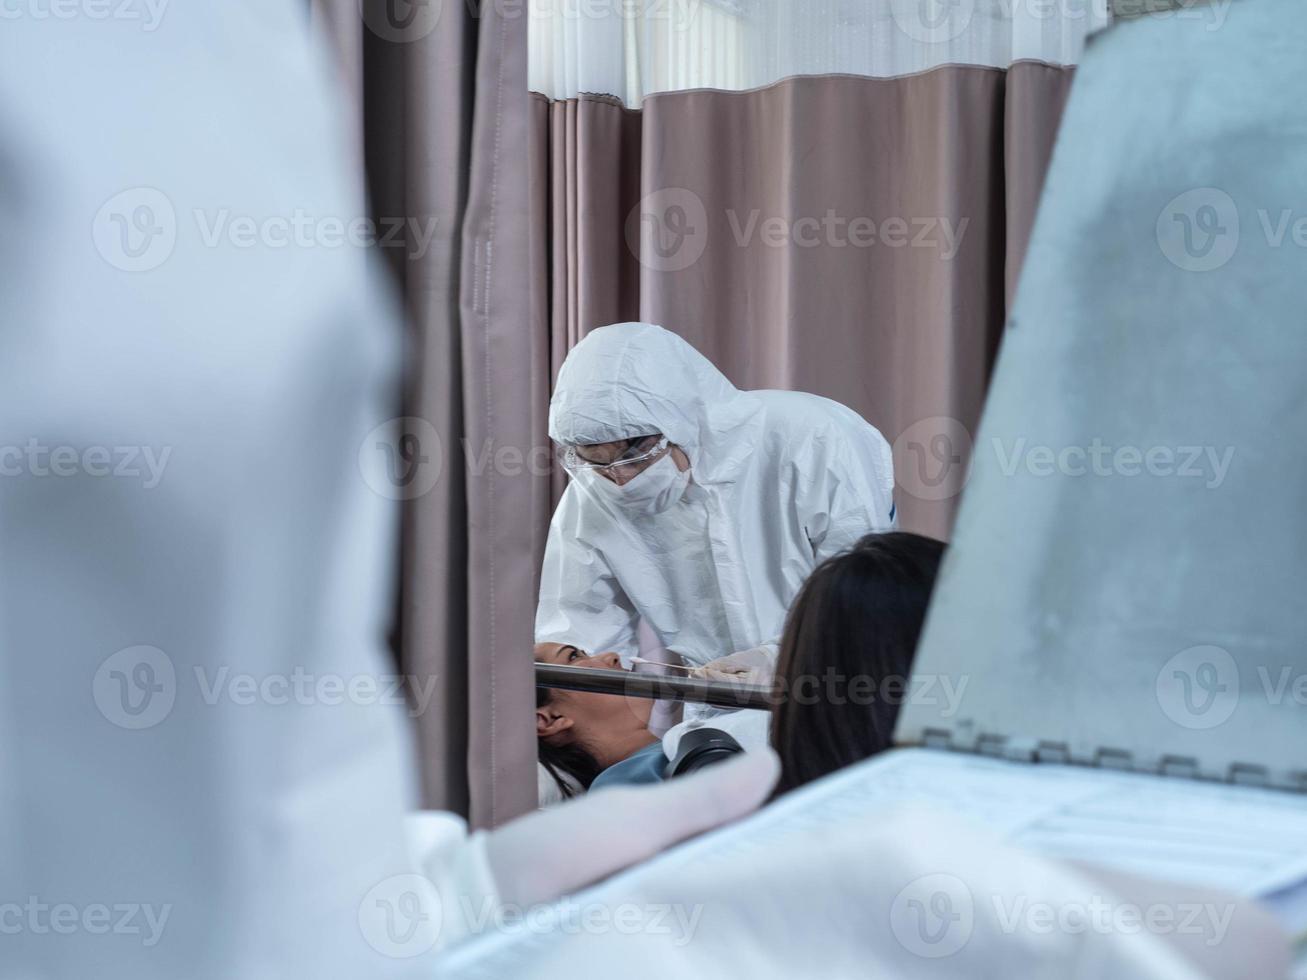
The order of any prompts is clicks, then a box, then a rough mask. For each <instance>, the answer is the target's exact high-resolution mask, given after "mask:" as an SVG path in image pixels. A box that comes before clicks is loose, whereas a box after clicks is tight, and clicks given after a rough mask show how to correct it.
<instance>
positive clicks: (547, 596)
mask: <svg viewBox="0 0 1307 980" xmlns="http://www.w3.org/2000/svg"><path fill="white" fill-rule="evenodd" d="M549 435H550V437H551V438H552V439H553V440H554V441H555V442H556V443H558V444H559V445H560V446H561V447H562V451H563V461H564V466H565V467H566V469H567V470H568V472H569V473H570V475H571V481H570V485H569V486H568V488H567V491H566V492H565V493H564V494H563V499H562V500H561V501H560V503H559V505H558V510H557V511H556V512H555V514H554V518H553V523H552V525H551V527H550V530H549V541H548V546H547V550H546V552H545V563H544V570H543V575H542V576H541V586H540V606H539V609H538V610H537V614H536V640H537V642H559V643H570V644H574V645H576V646H580V647H583V648H585V649H588V650H592V651H609V650H615V651H617V652H618V653H620V654H622V655H623V657H624V658H627V657H629V655H631V654H633V653H635V652H636V648H637V640H636V629H637V626H638V623H639V621H640V620H641V619H643V620H644V621H645V622H646V623H647V624H648V625H649V626H650V627H651V628H652V629H653V632H654V633H655V634H656V635H657V638H658V640H659V642H660V643H661V644H662V645H663V646H664V647H665V648H667V649H668V650H670V651H672V652H674V653H677V654H679V655H680V656H681V658H682V659H683V660H684V661H685V662H686V663H687V664H690V665H693V666H697V667H703V668H705V670H704V671H703V672H704V674H705V675H706V676H709V677H716V678H718V679H721V678H724V677H739V676H741V675H743V676H745V677H747V678H748V679H750V680H754V681H762V680H765V679H766V678H768V677H770V675H771V672H772V668H773V665H774V663H775V658H776V643H777V640H778V639H779V637H780V634H781V628H782V626H783V624H784V620H785V613H786V610H787V609H788V607H789V604H790V602H791V601H792V600H793V598H794V596H795V595H796V593H797V592H798V590H799V587H800V586H801V585H802V584H803V582H804V580H805V579H806V578H807V577H808V575H809V573H811V572H812V570H813V569H814V568H815V567H816V566H817V565H818V564H819V563H820V562H821V561H822V560H824V559H826V558H828V557H830V556H831V555H834V554H837V553H839V552H840V551H843V550H844V549H846V548H848V547H850V546H851V545H853V544H854V543H855V542H856V541H857V540H858V539H859V538H861V537H862V536H863V535H865V534H867V533H868V532H871V531H887V530H890V529H891V528H893V527H894V526H895V513H894V499H893V491H894V468H893V461H892V458H891V454H890V447H889V445H888V443H887V442H886V441H885V438H884V437H883V436H882V435H881V434H880V433H879V432H878V431H876V429H874V428H873V427H872V426H871V425H869V424H868V423H867V422H866V421H864V420H863V419H862V418H861V417H860V416H859V415H858V414H857V413H855V412H854V411H852V410H851V409H849V408H846V407H845V406H843V405H840V404H838V403H837V402H833V401H831V400H829V399H826V398H821V397H819V396H817V395H810V394H804V393H801V392H790V391H741V390H739V389H737V388H736V387H734V386H733V385H732V384H731V383H730V382H729V381H728V380H727V379H726V377H725V376H724V375H723V374H722V373H721V371H719V370H717V368H716V367H714V366H713V365H712V363H711V362H709V361H708V359H707V358H706V357H704V356H703V355H702V354H700V353H699V352H698V351H696V350H695V349H694V348H693V347H691V346H690V345H689V344H688V343H686V342H685V341H684V340H682V339H681V338H680V337H678V336H676V335H675V334H673V333H671V332H669V331H667V330H664V329H663V328H662V327H658V326H654V325H653V324H648V323H619V324H615V325H613V326H608V327H602V328H600V329H598V330H595V331H594V332H592V333H590V334H589V335H588V336H586V337H585V339H584V340H582V341H581V342H580V343H579V344H577V346H576V347H575V348H574V349H573V350H572V352H571V353H570V354H569V355H568V357H567V360H566V361H565V362H564V363H563V367H562V370H561V371H560V372H559V375H558V383H557V386H556V387H555V390H554V396H553V401H552V403H551V405H550V411H549Z"/></svg>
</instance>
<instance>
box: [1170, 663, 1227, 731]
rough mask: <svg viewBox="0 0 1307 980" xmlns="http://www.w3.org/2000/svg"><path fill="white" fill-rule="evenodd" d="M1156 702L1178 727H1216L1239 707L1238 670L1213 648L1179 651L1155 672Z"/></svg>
mask: <svg viewBox="0 0 1307 980" xmlns="http://www.w3.org/2000/svg"><path fill="white" fill-rule="evenodd" d="M1157 703H1158V705H1160V706H1161V709H1162V713H1163V714H1165V715H1166V717H1168V718H1170V719H1171V720H1172V721H1173V722H1175V723H1176V724H1177V725H1180V726H1182V727H1184V728H1191V729H1207V728H1216V727H1217V726H1218V725H1222V724H1224V723H1225V722H1227V721H1228V720H1229V719H1230V716H1231V715H1232V714H1234V709H1235V708H1236V707H1237V706H1238V704H1239V667H1238V665H1237V664H1236V663H1235V661H1234V657H1232V656H1230V654H1229V652H1228V651H1226V650H1223V649H1221V648H1220V647H1216V646H1195V647H1190V648H1189V649H1187V650H1182V651H1180V652H1179V653H1177V654H1176V655H1175V656H1174V657H1172V658H1171V659H1170V660H1168V661H1167V662H1166V663H1165V664H1163V665H1162V669H1161V670H1160V671H1158V673H1157Z"/></svg>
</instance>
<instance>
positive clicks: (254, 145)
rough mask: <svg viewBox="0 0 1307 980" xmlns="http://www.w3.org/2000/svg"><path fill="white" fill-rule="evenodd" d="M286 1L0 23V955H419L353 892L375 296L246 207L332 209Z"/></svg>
mask: <svg viewBox="0 0 1307 980" xmlns="http://www.w3.org/2000/svg"><path fill="white" fill-rule="evenodd" d="M14 9H15V11H17V8H14ZM305 18H306V13H305V9H304V7H303V6H302V5H301V4H298V3H291V2H286V0H275V2H273V0H229V2H225V3H221V4H181V5H176V6H175V7H173V8H170V9H169V10H167V12H166V15H165V16H164V17H163V19H162V21H161V22H160V23H159V24H158V25H157V30H146V29H144V26H143V25H142V24H140V23H135V22H131V21H127V20H116V19H101V18H95V17H89V16H80V17H71V18H60V19H49V18H35V17H25V16H21V12H20V16H17V17H15V18H12V19H7V20H4V21H3V27H0V229H2V231H0V467H2V468H3V476H0V555H3V560H2V561H0V893H2V894H0V906H3V918H4V923H3V934H0V977H4V978H9V977H14V978H20V977H31V978H36V977H91V976H94V977H98V978H102V980H119V978H124V980H125V978H131V980H153V978H163V977H168V978H174V977H187V978H190V980H209V978H230V977H241V978H245V980H265V978H273V977H276V978H286V977H320V978H333V977H341V978H358V977H368V978H378V980H379V978H383V977H394V976H413V975H419V976H421V975H424V974H422V973H421V972H420V971H418V970H417V969H416V968H415V966H414V964H413V962H412V961H411V960H406V959H402V958H397V957H396V956H393V955H389V950H388V949H387V947H386V945H385V938H386V936H385V931H384V922H381V923H379V924H380V926H381V927H382V928H381V930H380V931H379V932H378V931H377V930H376V929H374V928H373V924H374V923H375V919H374V918H370V917H372V916H374V915H375V913H376V912H377V911H378V910H379V906H378V902H382V903H384V902H385V901H387V900H391V899H394V900H395V901H399V900H402V899H403V898H404V892H405V890H404V889H402V888H397V887H396V886H397V885H401V884H402V883H403V879H396V878H395V877H394V876H395V875H397V874H401V873H404V872H406V871H408V870H409V860H408V855H407V853H406V851H405V848H404V836H403V832H402V828H403V823H402V820H403V814H404V812H405V811H406V809H407V808H408V807H409V806H410V805H411V801H412V800H413V798H414V794H413V792H412V789H413V778H412V772H413V766H412V760H411V758H410V752H409V737H408V732H407V731H406V729H405V727H404V726H405V719H404V710H403V705H402V703H400V702H398V701H395V700H394V699H393V698H388V697H386V696H385V692H386V690H387V687H388V686H389V685H390V683H392V682H391V681H389V680H388V678H393V675H394V673H395V670H396V668H395V667H394V666H393V665H392V664H391V663H390V662H389V654H388V653H387V652H386V650H385V648H384V639H385V635H386V630H387V628H388V625H389V621H390V605H391V596H392V591H391V589H390V582H391V575H390V570H391V568H392V567H393V565H394V561H393V558H392V555H393V549H392V546H391V545H392V542H393V540H394V534H393V531H394V520H393V518H394V514H393V510H394V505H393V504H392V503H391V501H389V500H387V499H386V498H385V497H384V496H383V495H382V494H380V493H379V492H377V491H376V490H375V489H374V488H375V487H384V486H385V481H384V477H383V476H382V472H381V469H380V468H381V465H382V463H383V459H382V458H381V457H380V456H379V455H376V454H369V453H363V454H360V447H362V446H364V445H365V437H366V436H367V434H368V433H369V432H370V431H372V430H373V429H374V427H375V426H377V425H378V424H379V423H381V422H383V421H385V420H386V419H387V418H389V417H391V416H392V415H394V414H396V413H395V409H394V401H395V399H394V392H395V390H396V380H397V376H398V371H397V367H398V357H397V355H398V353H399V350H398V339H399V329H398V323H397V322H396V320H395V318H394V317H393V315H392V314H393V306H392V304H390V303H389V302H388V299H389V295H388V294H383V293H380V292H378V291H376V290H375V289H373V288H372V285H373V284H372V283H370V282H369V278H368V275H367V273H366V263H365V262H364V259H365V257H366V252H365V250H363V249H361V248H359V247H356V246H354V245H349V244H341V243H339V241H338V242H337V244H335V245H333V244H332V243H331V241H330V240H326V239H324V240H321V241H313V242H311V243H308V244H292V245H282V246H278V245H277V244H276V242H275V241H274V240H273V239H274V238H275V237H276V234H275V230H274V226H273V225H264V224H263V223H264V222H271V221H278V220H283V219H292V218H293V217H294V216H295V215H296V213H297V212H301V213H303V214H306V215H311V216H313V217H314V218H318V219H327V218H328V217H330V218H335V219H337V220H339V221H342V222H346V221H350V220H354V219H357V218H359V217H361V216H363V215H365V214H366V210H365V205H364V203H363V201H362V198H361V196H359V195H357V194H356V193H354V191H353V190H352V187H351V182H350V180H349V177H348V173H347V170H348V168H347V162H348V159H349V156H348V143H347V141H346V139H347V138H346V135H345V133H344V132H343V130H342V129H341V128H340V127H339V126H338V124H337V119H336V115H337V106H338V105H339V102H340V96H339V93H338V92H337V91H336V90H335V89H333V88H332V87H331V86H330V79H331V76H330V68H329V66H328V64H327V63H326V61H325V59H323V58H322V57H321V55H320V54H319V53H318V52H316V51H315V50H314V49H313V47H312V46H311V45H310V43H309V38H308V36H307V25H306V19H305ZM238 220H241V221H245V222H248V221H251V220H253V221H255V222H257V223H259V226H260V227H267V228H268V229H269V232H268V234H267V236H266V240H265V238H264V236H263V235H262V234H257V235H256V236H255V241H254V242H253V244H248V240H240V239H236V238H233V237H231V236H229V235H228V234H226V233H225V232H224V231H222V230H221V229H224V228H230V227H231V225H232V223H234V222H236V221H238ZM206 229H207V230H206ZM232 234H233V235H235V232H234V231H233V232H232ZM351 683H352V684H356V685H359V686H356V687H355V689H354V690H355V693H354V694H353V695H351V694H350V693H349V691H348V688H346V687H345V685H348V684H351ZM373 683H375V684H376V685H377V686H375V687H372V688H371V690H369V688H368V685H370V684H373ZM320 685H321V686H320ZM333 688H334V689H333ZM378 888H379V889H380V891H373V890H374V889H378ZM395 892H398V895H393V894H392V893H395ZM29 899H30V900H31V901H30V903H29ZM13 903H18V904H19V905H22V906H23V908H22V910H21V911H19V910H16V909H15V908H14V907H13ZM42 906H44V908H43V907H42ZM56 907H58V908H59V909H61V911H60V912H59V913H57V914H58V915H60V916H65V917H67V916H70V915H71V916H73V917H74V919H75V921H74V922H73V924H72V926H71V927H70V926H69V923H68V922H67V921H64V922H61V923H59V927H58V928H55V924H54V923H52V921H51V916H52V915H55V914H56V913H55V912H54V911H53V910H54V908H56ZM102 908H103V909H107V912H102V911H101V909H102ZM70 909H71V910H72V911H71V912H70V911H69V910H70ZM381 910H382V911H384V909H381ZM104 916H107V922H106V920H105V919H104V918H102V917H104ZM361 917H362V924H361ZM378 937H380V938H378Z"/></svg>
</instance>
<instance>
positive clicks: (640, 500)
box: [593, 452, 690, 514]
mask: <svg viewBox="0 0 1307 980" xmlns="http://www.w3.org/2000/svg"><path fill="white" fill-rule="evenodd" d="M593 485H594V486H595V487H596V488H597V489H599V491H600V492H601V493H603V494H604V495H605V496H607V497H608V499H609V500H611V501H613V503H615V504H617V505H618V506H619V507H621V508H622V509H623V510H625V511H627V512H629V513H632V514H659V513H662V512H663V511H665V510H666V509H667V508H668V507H671V506H672V505H673V504H675V503H677V502H678V501H679V500H680V499H681V498H682V497H684V496H685V491H686V488H687V487H689V485H690V471H689V470H688V469H685V470H682V469H681V468H680V467H679V466H677V465H676V460H675V459H673V458H672V454H671V453H670V452H669V453H667V455H665V456H663V457H662V458H661V459H659V460H658V461H657V462H655V463H653V464H652V465H651V466H650V467H649V468H648V469H646V470H644V471H642V472H640V473H638V474H636V475H635V476H634V477H633V478H632V479H630V480H628V481H627V482H626V483H624V484H622V485H621V486H618V485H617V484H616V483H613V482H612V481H611V480H607V479H605V478H604V477H602V476H599V475H598V474H596V475H595V477H594V480H593Z"/></svg>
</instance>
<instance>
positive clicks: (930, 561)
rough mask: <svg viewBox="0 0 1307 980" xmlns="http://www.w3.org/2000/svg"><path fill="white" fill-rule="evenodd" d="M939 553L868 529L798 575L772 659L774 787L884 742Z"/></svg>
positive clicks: (936, 545) (909, 538)
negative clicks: (777, 771) (800, 580)
mask: <svg viewBox="0 0 1307 980" xmlns="http://www.w3.org/2000/svg"><path fill="white" fill-rule="evenodd" d="M943 553H944V544H943V543H942V542H940V541H936V540H935V539H934V538H927V537H923V536H921V535H919V534H909V533H907V532H903V531H894V532H890V533H888V534H869V535H867V537H865V538H863V539H862V540H861V541H859V542H858V543H857V545H855V546H854V547H853V548H852V549H851V550H849V551H846V552H844V553H843V554H840V555H836V556H835V557H834V558H831V559H828V560H827V561H825V562H823V563H822V564H821V565H819V566H818V567H817V569H816V571H814V572H813V573H812V575H811V576H810V577H809V578H808V581H807V582H805V583H804V586H803V588H802V589H801V590H800V592H799V595H798V597H797V598H796V599H795V601H794V604H793V605H792V606H791V607H790V612H789V616H788V617H787V618H786V621H785V632H784V634H783V635H782V637H781V649H780V657H779V659H778V661H777V665H776V692H775V693H776V697H777V701H776V706H775V707H774V708H773V714H772V746H773V748H775V749H776V751H777V753H778V754H779V755H780V757H781V779H780V784H779V785H778V786H777V792H778V793H780V792H785V791H787V790H791V789H794V788H795V787H798V786H802V785H803V784H804V783H807V782H811V781H812V780H814V779H817V778H819V777H821V776H824V775H826V774H827V773H831V772H834V771H835V770H836V769H840V768H842V767H844V766H847V765H850V764H852V763H854V762H857V761H859V760H861V759H865V758H867V757H868V756H871V755H875V754H876V753H877V752H881V751H883V750H885V749H887V748H889V747H890V744H891V737H892V736H893V733H894V722H895V719H897V717H898V713H899V706H900V705H901V704H902V703H903V701H904V700H905V699H906V697H907V692H908V690H909V688H908V677H909V675H910V674H911V672H912V658H913V654H914V653H915V652H916V649H917V640H918V638H919V637H920V636H921V627H922V623H923V622H924V620H925V617H926V606H927V605H928V603H929V602H930V593H931V589H932V588H933V587H934V584H935V576H936V574H937V573H938V571H939V563H940V559H941V557H942V555H943Z"/></svg>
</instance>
